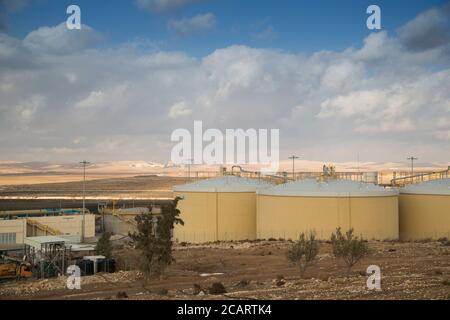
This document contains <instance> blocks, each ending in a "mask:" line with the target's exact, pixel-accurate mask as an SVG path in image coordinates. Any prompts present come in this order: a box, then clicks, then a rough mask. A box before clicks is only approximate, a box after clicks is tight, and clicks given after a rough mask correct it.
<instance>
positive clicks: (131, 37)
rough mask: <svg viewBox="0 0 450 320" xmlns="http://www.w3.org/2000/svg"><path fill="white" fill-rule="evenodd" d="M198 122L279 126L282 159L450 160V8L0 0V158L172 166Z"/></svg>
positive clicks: (331, 2) (442, 4) (207, 0)
mask: <svg viewBox="0 0 450 320" xmlns="http://www.w3.org/2000/svg"><path fill="white" fill-rule="evenodd" d="M70 4H77V5H78V6H79V7H80V8H81V22H82V28H81V30H68V29H67V28H66V24H65V21H66V19H67V17H68V15H67V13H66V8H67V7H68V6H69V5H70ZM371 4H376V5H378V6H379V7H380V8H381V25H382V28H381V30H369V29H368V28H367V27H366V19H367V18H368V16H369V15H368V14H367V13H366V9H367V7H368V6H369V5H371ZM194 120H202V121H203V125H204V127H205V128H217V129H219V130H222V131H224V130H225V129H228V128H243V129H249V128H255V129H271V128H277V129H279V130H280V156H281V158H287V157H288V156H289V155H291V154H293V153H295V154H298V155H300V156H301V157H302V158H303V159H308V160H324V161H325V160H327V161H328V160H333V161H355V160H356V159H357V158H358V159H359V160H361V161H380V162H390V161H400V162H402V161H405V158H406V157H407V156H409V155H415V156H417V157H419V158H420V159H421V160H422V161H427V162H448V161H449V159H450V2H449V1H438V0H436V1H432V0H431V1H430V0H427V1H421V0H417V1H406V0H402V1H401V0H390V1H355V0H347V1H337V0H319V1H299V0H293V1H288V0H282V1H279V0H278V1H275V0H246V1H237V0H129V1H127V0H117V1H100V0H85V1H64V0H58V1H56V0H0V160H17V161H63V162H70V161H78V160H80V159H89V160H91V161H109V160H147V161H158V162H167V161H169V160H170V151H171V148H172V147H173V145H174V143H173V142H171V141H170V135H171V133H172V132H173V130H175V129H177V128H187V129H189V130H192V129H193V122H194Z"/></svg>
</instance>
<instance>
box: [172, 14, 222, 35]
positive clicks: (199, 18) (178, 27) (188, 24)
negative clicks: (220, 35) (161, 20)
mask: <svg viewBox="0 0 450 320" xmlns="http://www.w3.org/2000/svg"><path fill="white" fill-rule="evenodd" d="M167 26H168V28H169V29H170V30H171V31H173V32H175V33H176V34H177V35H179V36H182V37H184V36H189V35H192V34H197V33H203V32H207V31H211V30H213V29H214V28H215V27H216V17H215V16H214V14H212V13H204V14H198V15H196V16H194V17H192V18H183V19H180V20H174V19H172V20H170V21H169V22H168V24H167Z"/></svg>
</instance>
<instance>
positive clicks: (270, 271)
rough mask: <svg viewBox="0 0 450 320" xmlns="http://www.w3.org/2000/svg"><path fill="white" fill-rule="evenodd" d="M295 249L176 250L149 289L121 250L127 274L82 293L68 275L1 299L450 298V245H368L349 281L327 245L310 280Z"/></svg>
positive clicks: (134, 257) (15, 286) (10, 289)
mask: <svg viewBox="0 0 450 320" xmlns="http://www.w3.org/2000/svg"><path fill="white" fill-rule="evenodd" d="M289 245H290V243H289V242H286V241H258V242H227V243H217V244H207V245H186V246H180V245H177V246H176V247H175V257H176V263H174V264H173V265H172V266H171V267H170V268H169V269H168V271H167V272H166V275H165V277H164V278H163V279H162V280H161V279H157V280H151V281H150V282H149V283H148V284H147V285H146V286H144V284H143V280H142V275H141V274H140V273H139V272H137V271H134V270H132V269H134V268H135V267H136V265H137V263H138V257H139V253H138V252H136V251H134V250H133V249H131V250H130V249H128V248H123V249H118V250H116V251H115V256H116V257H117V258H118V267H120V268H122V269H125V270H121V271H118V272H116V273H114V274H97V275H95V276H89V277H82V281H81V286H82V288H81V290H69V289H66V287H65V286H66V278H65V277H64V276H63V277H59V278H55V279H48V280H21V281H13V282H8V283H2V284H0V299H135V300H157V299H190V300H196V299H243V300H253V299H290V300H295V299H450V246H449V243H448V241H447V242H426V243H417V242H415V243H400V242H370V243H369V245H370V248H371V249H372V250H371V251H372V252H371V254H370V255H369V256H367V257H366V258H364V259H363V260H362V261H361V262H359V263H358V264H357V265H355V266H354V268H353V270H352V272H351V273H350V274H348V273H347V272H346V268H345V266H344V264H343V262H342V261H340V260H338V259H336V258H334V257H333V255H332V253H331V246H330V245H329V244H328V243H325V242H323V243H321V245H320V252H319V255H318V258H317V259H316V262H315V263H314V265H312V266H310V268H309V269H308V270H307V272H306V275H305V278H304V279H302V278H300V276H299V272H298V269H297V268H296V267H294V266H292V265H290V264H289V263H288V261H287V260H286V250H287V248H288V246H289ZM369 265H377V266H379V267H380V268H381V276H382V281H381V291H370V290H368V289H367V287H366V281H367V275H366V274H365V273H366V269H367V267H368V266H369ZM214 282H221V283H222V284H223V285H224V286H225V289H226V291H227V293H224V294H219V295H213V294H210V293H209V291H208V288H210V287H211V285H212V283H214ZM195 285H196V286H195ZM194 286H195V287H196V288H195V289H194Z"/></svg>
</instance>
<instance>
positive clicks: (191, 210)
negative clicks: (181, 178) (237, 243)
mask: <svg viewBox="0 0 450 320" xmlns="http://www.w3.org/2000/svg"><path fill="white" fill-rule="evenodd" d="M176 196H183V197H184V200H181V201H179V202H178V208H179V209H180V212H181V215H180V217H181V219H182V220H183V221H184V226H180V225H177V226H175V229H174V239H176V240H177V241H179V242H191V243H202V242H210V241H217V240H247V239H249V240H252V239H255V237H256V194H255V193H251V192H245V193H244V192H243V193H237V192H229V193H221V192H219V193H213V192H209V193H208V192H177V193H176Z"/></svg>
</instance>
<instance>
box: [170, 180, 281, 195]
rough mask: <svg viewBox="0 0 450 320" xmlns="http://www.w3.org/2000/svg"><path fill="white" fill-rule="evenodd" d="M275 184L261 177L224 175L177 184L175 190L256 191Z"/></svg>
mask: <svg viewBox="0 0 450 320" xmlns="http://www.w3.org/2000/svg"><path fill="white" fill-rule="evenodd" d="M271 186H273V184H271V183H269V182H266V181H264V180H259V179H250V178H242V177H238V176H223V177H218V178H212V179H206V180H200V181H196V182H192V183H188V184H184V185H179V186H175V187H174V188H173V190H174V191H175V192H256V191H257V190H259V189H264V188H269V187H271Z"/></svg>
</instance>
